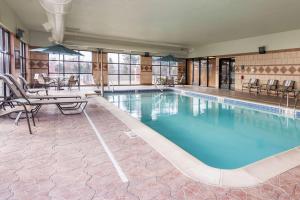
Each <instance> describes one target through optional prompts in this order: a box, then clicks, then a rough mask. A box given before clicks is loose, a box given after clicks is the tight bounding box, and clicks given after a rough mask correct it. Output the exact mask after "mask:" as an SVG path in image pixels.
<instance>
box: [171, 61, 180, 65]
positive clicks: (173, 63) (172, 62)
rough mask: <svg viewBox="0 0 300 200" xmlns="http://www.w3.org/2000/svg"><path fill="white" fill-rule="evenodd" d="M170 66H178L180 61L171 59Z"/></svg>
mask: <svg viewBox="0 0 300 200" xmlns="http://www.w3.org/2000/svg"><path fill="white" fill-rule="evenodd" d="M170 66H178V62H174V61H171V62H170Z"/></svg>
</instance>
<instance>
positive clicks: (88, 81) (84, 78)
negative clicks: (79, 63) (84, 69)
mask: <svg viewBox="0 0 300 200" xmlns="http://www.w3.org/2000/svg"><path fill="white" fill-rule="evenodd" d="M92 84H95V83H94V79H93V75H92V74H80V85H92Z"/></svg>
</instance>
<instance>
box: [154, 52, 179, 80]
mask: <svg viewBox="0 0 300 200" xmlns="http://www.w3.org/2000/svg"><path fill="white" fill-rule="evenodd" d="M153 58H159V59H158V60H159V64H153V61H154V59H153ZM161 59H162V56H152V62H151V65H152V84H155V79H156V78H159V79H160V80H161V78H162V77H165V75H163V76H162V73H161V72H162V67H165V66H168V75H167V76H166V77H173V78H174V80H176V79H178V66H179V62H180V61H175V62H174V61H161ZM155 62H157V60H156V61H155ZM164 63H168V64H167V65H166V64H164ZM171 63H176V64H175V65H173V64H171ZM153 66H154V67H159V74H153ZM174 68H176V71H177V73H176V75H172V74H171V71H172V69H174ZM175 83H176V84H177V82H176V81H175Z"/></svg>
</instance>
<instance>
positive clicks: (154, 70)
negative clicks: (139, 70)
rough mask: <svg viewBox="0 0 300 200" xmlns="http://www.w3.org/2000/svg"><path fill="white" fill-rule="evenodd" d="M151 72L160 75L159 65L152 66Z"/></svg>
mask: <svg viewBox="0 0 300 200" xmlns="http://www.w3.org/2000/svg"><path fill="white" fill-rule="evenodd" d="M152 74H156V75H160V66H152Z"/></svg>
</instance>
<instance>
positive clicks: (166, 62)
mask: <svg viewBox="0 0 300 200" xmlns="http://www.w3.org/2000/svg"><path fill="white" fill-rule="evenodd" d="M161 65H168V66H169V61H161Z"/></svg>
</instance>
